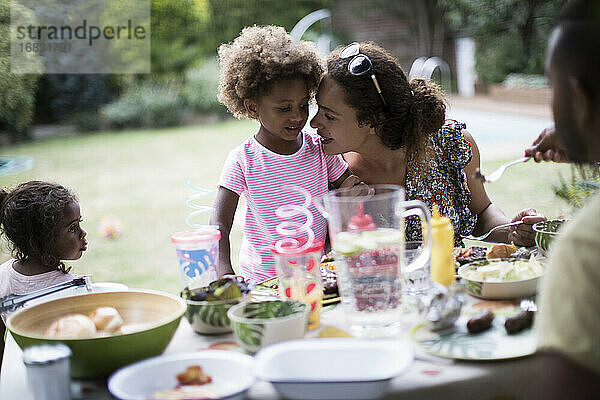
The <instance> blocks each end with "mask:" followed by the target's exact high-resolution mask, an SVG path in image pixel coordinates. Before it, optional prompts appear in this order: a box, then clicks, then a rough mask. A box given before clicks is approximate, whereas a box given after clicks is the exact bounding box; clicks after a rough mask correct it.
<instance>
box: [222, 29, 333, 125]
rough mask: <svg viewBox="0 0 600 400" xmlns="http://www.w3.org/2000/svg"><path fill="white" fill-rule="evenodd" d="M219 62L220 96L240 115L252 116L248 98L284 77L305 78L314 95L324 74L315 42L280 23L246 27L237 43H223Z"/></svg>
mask: <svg viewBox="0 0 600 400" xmlns="http://www.w3.org/2000/svg"><path fill="white" fill-rule="evenodd" d="M219 65H220V68H221V76H220V79H219V94H218V96H217V98H218V99H219V101H220V102H221V103H223V104H224V105H225V106H226V107H227V108H228V109H229V111H230V112H231V113H232V114H233V115H234V116H235V117H238V118H240V117H248V118H251V116H250V115H249V114H248V112H247V111H246V108H245V106H244V99H255V100H257V99H260V98H261V97H262V96H264V95H266V94H268V93H269V91H270V90H271V89H272V87H273V84H275V83H277V82H281V81H284V80H289V79H302V80H303V81H304V82H306V85H307V87H308V89H309V91H310V97H311V98H312V97H313V96H314V93H315V91H316V88H317V85H318V84H319V81H320V80H321V77H322V75H323V66H322V65H321V60H320V59H319V56H318V55H317V53H316V52H315V50H314V46H312V44H311V43H308V42H302V41H296V40H293V39H292V37H291V36H290V35H288V34H287V33H286V31H285V29H283V28H282V27H278V26H264V27H259V26H251V27H246V28H244V29H243V30H242V33H241V34H240V36H238V37H237V38H236V39H235V40H234V41H233V43H231V44H222V45H221V46H220V47H219Z"/></svg>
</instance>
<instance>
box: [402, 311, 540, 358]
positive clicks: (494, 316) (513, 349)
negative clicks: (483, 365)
mask: <svg viewBox="0 0 600 400" xmlns="http://www.w3.org/2000/svg"><path fill="white" fill-rule="evenodd" d="M485 303H498V304H497V306H493V307H491V306H485V307H484V308H475V307H472V308H470V309H467V310H466V311H463V313H462V314H461V316H460V317H459V319H458V320H457V321H456V323H455V324H454V327H453V328H452V329H450V330H445V331H443V332H434V331H432V330H430V329H429V328H428V327H427V326H426V325H425V324H419V325H417V326H415V327H414V328H413V330H412V332H411V337H412V339H413V341H414V342H415V343H416V345H417V346H418V347H419V348H421V349H423V350H424V351H426V352H428V353H430V354H433V355H436V356H439V357H444V358H453V359H459V360H503V359H510V358H519V357H525V356H528V355H531V354H533V353H534V352H535V350H536V345H537V341H536V337H535V333H534V330H533V322H534V316H535V311H533V310H532V309H523V308H521V307H520V306H519V305H518V304H515V303H509V302H485Z"/></svg>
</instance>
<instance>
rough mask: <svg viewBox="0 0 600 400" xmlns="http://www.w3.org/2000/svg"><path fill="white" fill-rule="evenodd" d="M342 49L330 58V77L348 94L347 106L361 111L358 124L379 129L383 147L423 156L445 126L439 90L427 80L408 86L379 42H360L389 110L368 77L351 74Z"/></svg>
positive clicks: (328, 60)
mask: <svg viewBox="0 0 600 400" xmlns="http://www.w3.org/2000/svg"><path fill="white" fill-rule="evenodd" d="M341 50H342V48H339V49H336V50H335V51H333V52H332V53H331V54H330V55H329V57H328V58H327V74H328V75H329V76H330V77H331V78H332V79H333V80H334V81H335V82H336V83H338V84H339V85H340V86H341V87H342V88H343V89H344V93H345V99H346V103H348V105H349V106H351V107H352V108H354V109H355V110H356V118H357V120H358V123H359V124H360V125H361V126H372V127H374V128H375V129H376V131H377V134H378V135H379V137H380V138H381V141H382V142H383V144H384V145H385V146H387V147H389V148H390V149H392V150H396V149H399V148H401V147H404V148H407V149H409V151H410V152H412V153H418V152H419V151H420V150H421V149H422V148H424V147H426V144H427V141H426V140H425V139H426V138H427V137H429V135H430V134H432V133H433V132H436V131H437V130H439V129H440V128H441V127H442V125H443V124H444V121H445V113H446V104H445V103H446V100H445V97H444V94H443V93H442V91H441V89H440V88H439V86H438V85H436V84H435V83H433V82H431V81H429V80H425V79H412V80H411V81H410V83H409V82H408V80H407V78H406V74H405V73H404V71H403V70H402V67H401V66H400V64H399V63H398V61H397V60H396V59H395V58H394V56H392V55H391V54H390V53H388V52H387V51H386V50H385V49H383V48H382V47H380V46H378V45H376V44H374V43H360V53H361V54H364V55H366V56H368V57H369V59H370V60H371V62H372V64H373V69H374V71H375V76H376V77H377V81H378V82H379V86H380V87H381V92H382V94H383V97H384V98H385V100H386V102H387V103H388V107H387V110H386V109H384V107H383V104H382V102H381V99H380V98H379V95H378V94H377V91H376V90H375V87H374V85H373V81H372V80H371V79H370V77H369V74H365V75H359V76H356V75H352V74H351V73H350V72H348V63H349V62H350V60H351V59H352V58H340V51H341ZM413 93H414V94H413Z"/></svg>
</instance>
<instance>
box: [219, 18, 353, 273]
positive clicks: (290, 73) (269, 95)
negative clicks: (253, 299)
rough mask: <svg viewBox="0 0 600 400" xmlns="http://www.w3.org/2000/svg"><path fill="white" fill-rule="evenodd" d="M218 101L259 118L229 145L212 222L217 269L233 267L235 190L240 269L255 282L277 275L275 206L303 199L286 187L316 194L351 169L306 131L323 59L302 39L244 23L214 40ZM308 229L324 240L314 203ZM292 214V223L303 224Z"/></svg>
mask: <svg viewBox="0 0 600 400" xmlns="http://www.w3.org/2000/svg"><path fill="white" fill-rule="evenodd" d="M218 55H219V64H220V68H221V76H220V88H219V95H218V98H219V101H220V102H222V103H223V104H224V105H225V106H226V107H227V108H228V109H229V111H230V112H231V113H232V114H233V115H234V116H236V117H238V118H241V117H245V118H251V119H254V120H256V121H257V122H258V123H259V127H258V131H257V132H255V133H254V134H253V135H252V136H251V137H250V138H249V139H247V140H246V141H245V142H244V143H242V144H241V145H240V146H238V147H237V148H236V149H234V150H233V151H231V152H230V154H229V156H228V158H227V161H226V162H225V165H224V167H223V170H222V173H221V178H220V180H219V184H218V189H217V197H216V200H215V213H214V214H213V216H212V218H211V223H213V224H215V225H218V226H219V229H220V231H221V242H220V256H219V267H218V274H219V276H223V275H226V274H233V273H234V271H233V268H232V266H231V259H230V245H229V233H230V230H231V225H232V224H233V217H234V214H235V210H236V208H237V204H238V200H239V197H240V196H241V195H242V194H243V195H244V196H245V199H246V204H247V206H246V207H247V210H246V220H245V224H244V228H243V231H244V239H243V243H242V248H241V251H240V273H241V275H242V276H243V277H244V278H246V279H249V280H251V281H254V282H258V281H262V280H265V279H269V278H272V277H274V276H276V271H275V260H274V257H273V255H272V253H271V250H270V249H271V246H272V245H273V244H274V243H275V242H276V241H277V240H279V239H281V238H282V236H281V235H280V234H278V233H277V231H276V229H275V228H276V226H277V225H278V224H279V223H281V222H283V220H281V219H280V218H279V217H277V216H276V214H275V210H276V209H277V208H278V207H280V206H282V205H301V204H302V203H303V202H304V198H303V197H302V196H301V195H300V194H299V193H296V192H294V191H292V190H289V189H286V187H285V186H288V185H289V186H296V187H300V188H303V189H305V190H306V191H308V192H309V193H310V195H311V196H312V197H313V198H315V197H321V196H323V195H325V194H326V193H327V190H328V185H329V184H332V185H333V186H335V187H339V186H340V185H341V183H342V182H343V181H344V180H345V179H346V178H348V177H349V176H350V172H349V170H348V166H347V164H346V163H345V162H344V161H343V159H342V158H341V157H340V156H330V155H325V154H324V152H323V149H322V145H321V143H320V140H319V138H318V137H317V136H316V135H315V134H310V133H308V132H307V131H305V130H304V126H305V124H306V121H307V119H308V105H309V102H310V101H312V100H313V99H314V93H315V91H316V88H317V85H318V84H319V81H320V79H321V76H322V74H323V67H322V64H321V60H320V59H319V57H318V56H317V54H316V53H315V51H314V50H313V47H311V46H310V44H309V43H307V42H301V41H295V40H293V39H292V37H291V36H290V35H288V34H287V33H286V32H285V30H284V29H283V28H281V27H275V26H265V27H258V26H253V27H247V28H245V29H243V30H242V32H241V34H240V35H239V36H238V37H237V38H236V39H235V40H234V41H233V42H232V43H231V44H223V45H221V46H220V47H219V54H218ZM309 210H310V211H311V212H312V216H313V224H312V227H311V228H312V230H313V232H314V233H315V237H316V238H320V239H324V238H325V235H326V232H327V221H326V220H325V218H324V217H323V216H322V215H321V214H320V213H319V211H318V210H317V209H316V208H315V207H314V205H312V204H311V205H310V206H309ZM304 219H305V217H300V216H298V217H297V218H296V219H294V220H293V222H297V223H304Z"/></svg>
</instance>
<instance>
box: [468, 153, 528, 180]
mask: <svg viewBox="0 0 600 400" xmlns="http://www.w3.org/2000/svg"><path fill="white" fill-rule="evenodd" d="M530 158H531V157H521V158H519V159H517V160H514V161H511V162H509V163H506V164H504V165H501V166H500V167H499V168H498V169H497V170H495V171H494V172H492V173H491V174H489V175H483V174H482V173H481V170H480V169H479V168H477V171H475V177H476V178H477V179H480V180H481V181H483V182H485V183H491V182H496V181H497V180H498V179H500V177H501V176H502V174H504V171H506V168H508V167H510V166H512V165H515V164H519V163H523V162H527V161H529V159H530Z"/></svg>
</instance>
